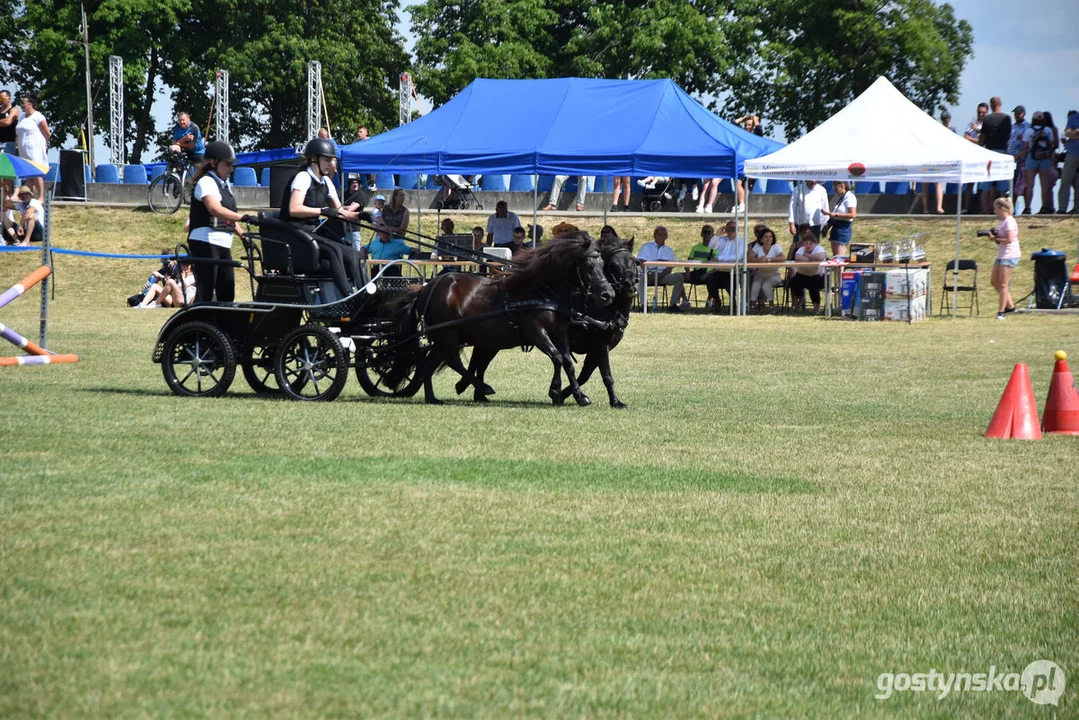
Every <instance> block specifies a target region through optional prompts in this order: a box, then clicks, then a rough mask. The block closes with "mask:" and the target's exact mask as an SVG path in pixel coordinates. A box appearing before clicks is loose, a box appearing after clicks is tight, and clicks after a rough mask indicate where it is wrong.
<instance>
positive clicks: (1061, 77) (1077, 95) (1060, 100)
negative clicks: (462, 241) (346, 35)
mask: <svg viewBox="0 0 1079 720" xmlns="http://www.w3.org/2000/svg"><path fill="white" fill-rule="evenodd" d="M418 2H421V0H403V2H402V3H401V5H402V7H401V12H400V18H401V22H400V23H399V24H398V26H397V29H398V31H399V32H400V33H401V35H402V36H403V37H404V38H405V43H406V48H407V49H408V50H409V51H410V52H411V51H412V49H413V47H414V45H415V38H414V36H413V35H412V33H411V32H410V30H409V27H408V25H409V15H408V13H407V11H406V9H407V7H408V6H410V5H415V4H417V3H418ZM951 5H952V7H953V8H955V14H956V17H959V18H962V19H965V20H966V21H967V22H969V23H970V24H971V26H972V27H973V29H974V43H975V44H974V57H973V58H971V59H970V60H969V61H968V62H967V67H966V68H965V69H964V70H963V75H962V77H961V81H960V98H959V102H958V103H957V104H956V105H953V106H951V107H950V108H949V110H950V111H951V114H952V125H953V127H957V128H959V130H960V132H962V130H963V129H964V128H965V127H966V125H967V123H969V122H970V121H971V120H972V119H973V118H974V114H975V111H976V108H977V105H978V103H979V102H988V100H989V98H990V97H991V96H993V95H999V96H1000V97H1001V98H1002V100H1003V101H1004V109H1005V110H1006V111H1010V110H1011V109H1012V108H1013V107H1015V106H1016V105H1017V104H1022V105H1024V106H1025V107H1026V109H1027V117H1028V119H1029V117H1030V116H1031V115H1032V114H1033V113H1034V111H1035V110H1049V111H1051V112H1052V113H1053V119H1054V121H1055V122H1056V124H1057V125H1058V126H1059V127H1063V125H1064V120H1065V117H1066V113H1067V110H1069V109H1076V110H1079V43H1076V42H1075V36H1076V29H1075V28H1076V14H1077V11H1079V0H1024V1H1023V2H1005V1H1004V0H954V1H953V2H952V3H951ZM95 84H96V83H95ZM417 90H418V91H419V93H420V95H421V97H422V94H423V88H422V87H419V88H417ZM304 92H305V91H304V89H303V88H298V89H297V93H298V95H303V93H304ZM238 95H239V93H233V97H232V98H231V99H232V101H233V102H238V101H240V100H241V98H239V97H237V96H238ZM304 97H305V96H304ZM304 97H298V99H297V102H298V104H299V105H301V106H302V105H304V104H305V102H306V100H305V99H304ZM331 100H332V99H331ZM331 104H332V103H331ZM421 109H422V110H423V112H425V113H426V112H429V111H430V109H431V108H430V103H428V102H426V101H424V102H422V103H421ZM43 110H44V111H45V115H46V117H48V109H47V108H43ZM153 112H154V116H155V117H156V118H157V120H158V125H159V126H160V127H162V128H165V127H168V126H169V125H170V123H171V122H172V103H171V101H170V100H169V99H168V98H167V97H166V96H165V94H164V92H163V91H161V90H160V89H159V92H158V98H157V100H156V101H155V103H154V110H153ZM195 114H196V115H202V114H204V113H195ZM195 121H196V123H198V122H200V121H199V120H198V119H197V118H196V119H195ZM97 122H98V132H97V135H98V141H97V142H96V143H95V152H96V154H97V156H96V158H95V161H96V162H98V163H101V162H106V161H107V160H108V157H109V154H108V149H107V148H106V147H105V146H104V140H103V138H104V136H105V134H106V133H107V127H106V126H105V123H107V122H108V119H107V117H106V118H98V119H97ZM203 129H204V130H205V128H203ZM72 145H73V143H69V146H72ZM56 154H57V152H56V150H53V151H52V152H51V153H50V157H51V159H53V160H55V156H56Z"/></svg>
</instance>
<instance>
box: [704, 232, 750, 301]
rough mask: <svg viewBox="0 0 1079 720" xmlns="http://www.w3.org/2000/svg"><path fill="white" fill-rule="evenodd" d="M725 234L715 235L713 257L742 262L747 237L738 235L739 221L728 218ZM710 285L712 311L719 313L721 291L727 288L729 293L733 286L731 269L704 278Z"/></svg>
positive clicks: (711, 242) (714, 271) (720, 260)
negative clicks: (714, 252)
mask: <svg viewBox="0 0 1079 720" xmlns="http://www.w3.org/2000/svg"><path fill="white" fill-rule="evenodd" d="M723 230H724V234H723V235H718V236H716V237H713V238H712V240H711V241H710V242H709V243H708V247H710V248H712V249H713V250H715V251H716V254H715V257H714V258H713V259H714V260H715V262H717V263H740V262H745V259H746V239H745V238H743V237H738V223H736V222H735V221H734V220H728V221H727V224H726V225H725V226H724V227H723ZM704 284H705V285H706V286H707V287H708V299H709V300H711V301H712V313H713V314H714V315H718V314H719V308H720V303H719V291H720V290H726V291H727V292H728V295H729V294H730V288H731V271H730V270H713V271H712V272H710V273H708V275H707V277H705V279H704Z"/></svg>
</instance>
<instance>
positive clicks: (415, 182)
mask: <svg viewBox="0 0 1079 720" xmlns="http://www.w3.org/2000/svg"><path fill="white" fill-rule="evenodd" d="M419 186H420V176H419V175H418V174H416V173H401V174H400V175H398V176H397V187H402V188H404V189H405V190H415V189H417V188H419ZM380 187H381V185H380Z"/></svg>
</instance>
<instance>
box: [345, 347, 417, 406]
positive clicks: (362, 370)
mask: <svg viewBox="0 0 1079 720" xmlns="http://www.w3.org/2000/svg"><path fill="white" fill-rule="evenodd" d="M389 343H390V341H389V340H375V341H374V342H373V343H371V345H369V346H368V350H367V351H368V352H369V353H370V354H371V361H370V363H369V364H368V365H367V366H366V367H365V366H362V365H360V364H359V363H357V364H356V379H357V380H359V382H360V387H362V388H363V391H364V392H365V393H367V394H368V395H370V396H371V397H412V396H413V395H415V394H416V391H417V390H419V389H420V386H421V385H423V377H422V376H421V375H420V368H419V366H417V367H414V368H412V374H411V375H409V376H408V378H407V379H406V380H405V382H404V384H402V385H401V386H400V387H399V388H397V389H396V390H394V389H393V388H391V387H389V386H388V385H386V383H385V382H384V379H385V377H386V373H388V372H389V370H390V366H391V365H392V364H393V354H392V353H391V352H382V351H381V348H382V347H385V346H386V345H388V344H389Z"/></svg>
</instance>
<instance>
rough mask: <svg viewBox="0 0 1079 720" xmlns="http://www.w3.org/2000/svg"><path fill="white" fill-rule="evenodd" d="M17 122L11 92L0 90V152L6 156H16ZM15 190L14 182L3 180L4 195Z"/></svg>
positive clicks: (17, 111) (15, 108) (17, 118)
mask: <svg viewBox="0 0 1079 720" xmlns="http://www.w3.org/2000/svg"><path fill="white" fill-rule="evenodd" d="M18 122H19V108H17V107H15V106H14V105H12V104H11V92H10V91H8V90H0V150H3V151H4V152H6V153H7V154H8V155H17V154H18V153H17V152H16V151H15V126H16V125H17V124H18ZM14 190H15V180H14V179H13V178H4V195H5V197H11V195H12V193H13V192H14Z"/></svg>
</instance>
